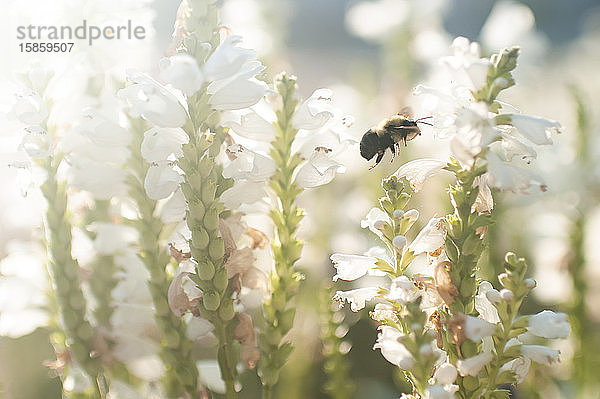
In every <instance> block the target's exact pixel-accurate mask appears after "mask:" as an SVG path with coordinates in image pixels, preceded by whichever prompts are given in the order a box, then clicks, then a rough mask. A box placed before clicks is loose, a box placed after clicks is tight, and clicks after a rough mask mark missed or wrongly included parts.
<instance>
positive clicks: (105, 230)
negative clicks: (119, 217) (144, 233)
mask: <svg viewBox="0 0 600 399" xmlns="http://www.w3.org/2000/svg"><path fill="white" fill-rule="evenodd" d="M88 230H90V231H92V232H94V233H96V238H95V239H94V248H95V249H96V251H98V253H99V254H100V255H114V254H115V253H117V252H119V251H122V250H124V249H126V248H127V247H129V246H130V245H131V244H132V243H134V242H135V241H136V240H137V236H138V234H137V230H136V229H135V228H133V227H131V226H123V225H117V224H112V223H104V222H94V223H92V224H91V225H90V226H89V228H88Z"/></svg>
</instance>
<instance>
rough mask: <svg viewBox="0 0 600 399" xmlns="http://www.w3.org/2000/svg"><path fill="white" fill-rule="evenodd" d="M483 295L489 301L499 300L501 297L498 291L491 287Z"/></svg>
mask: <svg viewBox="0 0 600 399" xmlns="http://www.w3.org/2000/svg"><path fill="white" fill-rule="evenodd" d="M485 297H486V298H487V299H488V301H490V302H491V303H497V302H500V301H501V300H502V297H501V296H500V292H498V290H494V289H491V290H489V291H487V292H486V293H485Z"/></svg>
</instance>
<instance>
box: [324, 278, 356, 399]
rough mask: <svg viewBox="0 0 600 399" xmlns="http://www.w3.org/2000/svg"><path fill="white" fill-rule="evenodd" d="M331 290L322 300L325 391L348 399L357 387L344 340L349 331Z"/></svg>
mask: <svg viewBox="0 0 600 399" xmlns="http://www.w3.org/2000/svg"><path fill="white" fill-rule="evenodd" d="M331 297H332V294H331V288H324V289H323V295H322V298H321V315H322V327H321V340H322V341H323V351H322V352H323V357H324V361H323V371H324V372H325V375H326V376H327V381H326V382H325V384H324V386H323V389H324V390H325V392H327V394H328V396H329V397H330V398H332V399H346V398H349V397H351V396H352V393H353V392H354V390H355V386H354V384H353V383H352V381H351V379H350V376H349V373H350V362H349V361H348V359H347V356H346V355H347V353H348V350H349V349H350V346H349V343H347V342H344V341H343V340H342V339H343V337H344V335H345V333H342V331H343V330H344V329H345V330H347V328H346V326H344V319H345V317H344V313H343V311H342V310H341V309H335V308H337V307H338V306H337V304H334V303H332V302H331Z"/></svg>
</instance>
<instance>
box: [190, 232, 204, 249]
mask: <svg viewBox="0 0 600 399" xmlns="http://www.w3.org/2000/svg"><path fill="white" fill-rule="evenodd" d="M192 245H193V246H194V247H195V248H198V249H205V248H206V247H207V246H208V233H207V232H206V230H204V228H202V227H199V228H198V229H197V230H195V231H192Z"/></svg>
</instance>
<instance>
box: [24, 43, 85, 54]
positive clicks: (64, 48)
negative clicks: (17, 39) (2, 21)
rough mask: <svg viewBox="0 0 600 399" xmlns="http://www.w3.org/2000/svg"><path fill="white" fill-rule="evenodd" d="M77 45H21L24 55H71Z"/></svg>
mask: <svg viewBox="0 0 600 399" xmlns="http://www.w3.org/2000/svg"><path fill="white" fill-rule="evenodd" d="M73 44H75V43H37V42H34V43H19V49H20V50H21V52H22V53H70V52H71V49H72V48H73Z"/></svg>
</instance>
